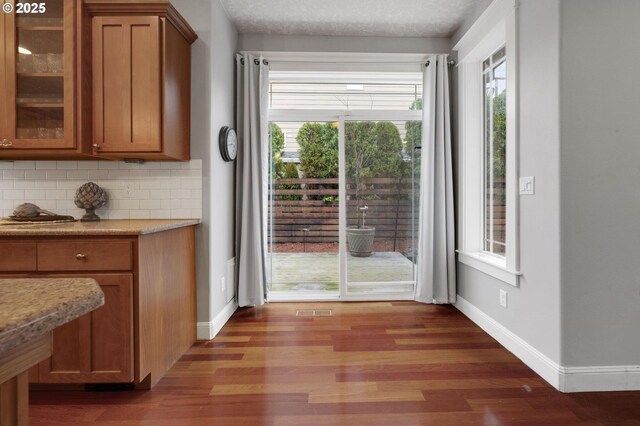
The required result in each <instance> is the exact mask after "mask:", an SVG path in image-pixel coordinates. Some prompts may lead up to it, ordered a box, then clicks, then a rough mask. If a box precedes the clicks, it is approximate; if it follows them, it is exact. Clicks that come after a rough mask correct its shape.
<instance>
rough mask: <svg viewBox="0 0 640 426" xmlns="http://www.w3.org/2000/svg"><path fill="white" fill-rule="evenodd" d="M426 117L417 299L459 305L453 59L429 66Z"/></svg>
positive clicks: (425, 84) (441, 58)
mask: <svg viewBox="0 0 640 426" xmlns="http://www.w3.org/2000/svg"><path fill="white" fill-rule="evenodd" d="M422 114H423V116H422V119H423V121H422V155H421V157H422V161H421V170H420V172H421V178H420V218H419V223H420V227H419V230H420V235H419V237H418V275H417V280H416V300H417V301H419V302H423V303H454V302H455V301H456V270H455V235H454V229H455V228H454V212H453V170H452V160H451V117H450V103H449V69H448V65H447V55H432V56H431V57H430V58H429V65H428V66H426V67H425V70H424V76H423V111H422Z"/></svg>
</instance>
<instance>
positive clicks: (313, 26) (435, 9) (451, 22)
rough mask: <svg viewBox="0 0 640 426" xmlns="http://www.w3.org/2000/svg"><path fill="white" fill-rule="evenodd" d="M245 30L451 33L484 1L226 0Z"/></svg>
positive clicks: (336, 33)
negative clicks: (472, 9)
mask: <svg viewBox="0 0 640 426" xmlns="http://www.w3.org/2000/svg"><path fill="white" fill-rule="evenodd" d="M220 1H221V3H222V5H223V6H224V8H225V9H226V11H227V13H228V14H229V17H230V18H231V20H233V22H234V23H235V24H236V27H237V28H238V31H239V32H240V33H242V34H296V35H333V36H395V37H448V36H450V35H452V34H453V32H454V31H455V30H456V29H457V28H458V26H459V25H460V23H461V22H462V20H463V18H464V16H465V15H466V13H467V12H468V11H469V9H470V8H472V7H473V6H474V5H475V4H477V3H478V2H479V1H480V0H220Z"/></svg>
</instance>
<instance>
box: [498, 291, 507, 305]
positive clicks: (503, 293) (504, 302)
mask: <svg viewBox="0 0 640 426" xmlns="http://www.w3.org/2000/svg"><path fill="white" fill-rule="evenodd" d="M500 306H502V307H503V308H505V309H507V292H506V291H504V290H500Z"/></svg>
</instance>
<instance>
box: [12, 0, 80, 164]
mask: <svg viewBox="0 0 640 426" xmlns="http://www.w3.org/2000/svg"><path fill="white" fill-rule="evenodd" d="M7 3H11V4H13V8H14V11H13V12H12V13H3V15H4V18H3V24H2V25H3V28H2V29H3V31H2V34H3V36H4V37H3V39H4V40H3V45H4V46H3V49H4V51H2V53H3V55H2V57H3V60H4V62H3V64H2V76H3V80H2V81H3V82H4V84H3V86H4V87H3V92H2V93H1V95H2V96H1V98H0V103H2V104H3V105H2V107H1V109H0V111H1V112H2V115H3V121H4V123H3V124H2V125H1V127H0V136H1V137H0V139H1V140H0V157H1V156H2V151H3V150H13V149H69V148H74V147H75V146H76V145H75V144H76V138H75V75H76V72H75V64H76V63H75V51H74V48H75V34H76V32H75V22H76V20H75V9H74V2H73V0H49V1H47V2H46V3H18V2H16V1H15V0H9V1H8V2H7ZM33 8H40V9H39V10H38V13H33V11H32V9H33ZM21 11H22V12H23V13H20V12H21Z"/></svg>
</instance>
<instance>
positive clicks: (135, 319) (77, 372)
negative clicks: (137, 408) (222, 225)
mask: <svg viewBox="0 0 640 426" xmlns="http://www.w3.org/2000/svg"><path fill="white" fill-rule="evenodd" d="M194 229H195V227H194V226H185V227H181V228H175V229H169V230H163V231H159V232H153V233H147V234H139V235H122V236H98V235H86V236H78V235H73V236H56V237H51V236H47V235H41V236H39V235H29V237H15V236H12V237H6V238H3V241H2V242H1V243H0V254H2V255H3V256H2V258H1V259H0V278H7V277H52V278H54V277H87V278H93V279H95V280H96V281H97V282H98V283H99V284H100V287H101V288H102V291H103V292H104V295H105V304H104V306H102V307H100V308H98V309H96V310H95V311H93V312H91V313H89V314H87V315H84V316H82V317H80V318H78V319H76V320H74V321H72V322H70V323H68V324H66V325H64V326H62V327H59V328H57V329H55V330H54V332H53V355H52V356H51V358H50V359H48V360H46V361H43V362H41V363H40V364H39V365H37V366H36V367H34V368H32V369H31V370H30V371H29V381H30V382H31V383H41V384H61V383H75V384H78V383H133V384H135V385H136V387H138V388H151V387H153V386H154V385H155V384H156V383H157V382H158V381H159V380H160V378H162V376H163V375H164V374H165V373H166V372H167V370H169V368H171V366H172V365H173V364H174V363H175V361H177V360H178V358H179V357H180V356H181V355H182V354H184V353H185V352H186V351H187V350H188V349H189V348H190V347H191V345H192V344H193V343H194V342H195V338H196V306H195V305H196V300H195V299H196V294H195V291H196V289H195V231H194ZM52 285H54V284H52Z"/></svg>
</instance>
